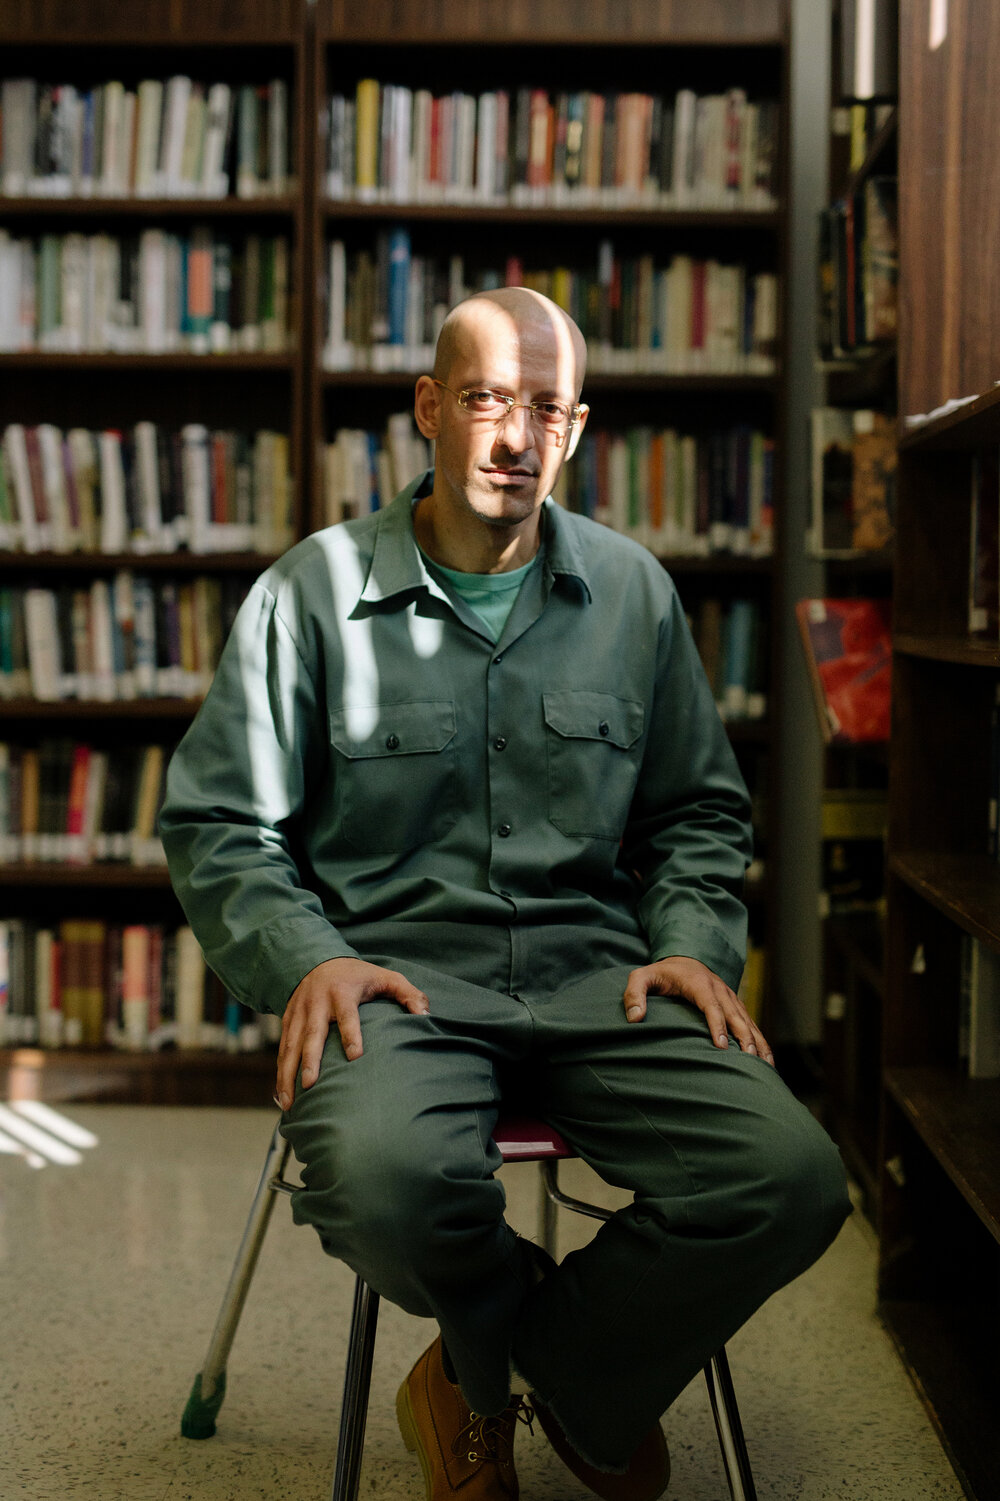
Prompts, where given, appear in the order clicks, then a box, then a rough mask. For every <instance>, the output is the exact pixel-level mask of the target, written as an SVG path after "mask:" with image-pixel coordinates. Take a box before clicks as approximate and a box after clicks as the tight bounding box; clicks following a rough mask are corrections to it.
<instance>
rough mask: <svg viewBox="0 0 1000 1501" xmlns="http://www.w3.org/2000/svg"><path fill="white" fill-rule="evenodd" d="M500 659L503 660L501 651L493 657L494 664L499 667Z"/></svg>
mask: <svg viewBox="0 0 1000 1501" xmlns="http://www.w3.org/2000/svg"><path fill="white" fill-rule="evenodd" d="M502 661H503V652H498V653H497V655H496V656H495V657H494V658H493V663H494V666H496V667H499V666H500V663H501V662H502Z"/></svg>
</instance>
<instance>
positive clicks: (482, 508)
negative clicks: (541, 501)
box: [469, 486, 538, 527]
mask: <svg viewBox="0 0 1000 1501" xmlns="http://www.w3.org/2000/svg"><path fill="white" fill-rule="evenodd" d="M536 496H537V491H536V489H535V487H534V486H531V488H530V489H529V490H525V491H521V492H520V493H518V492H516V491H511V490H508V489H504V490H494V491H492V492H491V493H489V494H487V495H475V496H472V497H470V498H469V505H470V507H471V509H472V510H473V511H474V512H475V513H476V515H477V516H478V517H479V519H480V521H484V522H485V523H486V525H487V526H498V527H510V526H520V525H521V523H522V522H524V521H527V519H528V517H529V516H531V515H532V514H533V513H534V511H535V510H536V509H537V505H538V502H537V499H536Z"/></svg>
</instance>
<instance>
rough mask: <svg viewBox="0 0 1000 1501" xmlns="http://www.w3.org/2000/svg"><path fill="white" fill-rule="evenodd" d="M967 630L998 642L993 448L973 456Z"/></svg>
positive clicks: (999, 501) (997, 495)
mask: <svg viewBox="0 0 1000 1501" xmlns="http://www.w3.org/2000/svg"><path fill="white" fill-rule="evenodd" d="M968 630H969V635H970V636H975V637H977V638H979V639H981V640H984V641H993V642H996V641H998V640H1000V452H998V450H997V448H996V447H995V446H994V447H991V448H987V449H981V450H979V451H978V452H976V453H974V454H973V456H972V493H971V498H970V538H969V593H968Z"/></svg>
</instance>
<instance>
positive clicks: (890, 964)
mask: <svg viewBox="0 0 1000 1501" xmlns="http://www.w3.org/2000/svg"><path fill="white" fill-rule="evenodd" d="M996 23H997V17H996V13H995V10H994V8H993V7H992V6H991V5H989V4H988V3H987V0H972V3H970V4H969V5H967V6H966V7H965V8H964V9H963V10H962V11H961V13H960V14H959V13H957V12H955V11H954V10H953V11H952V12H951V16H950V23H949V35H948V40H947V44H946V45H945V46H943V47H940V48H938V49H936V50H930V49H928V47H927V36H926V21H924V25H923V27H921V25H920V18H919V17H918V16H917V15H916V14H915V13H914V11H913V9H912V8H911V7H907V6H902V7H901V8H900V26H901V30H900V60H901V62H900V96H901V97H900V117H899V152H900V200H899V211H900V263H901V275H902V280H903V287H902V290H903V295H902V297H901V304H900V314H901V323H900V346H899V348H900V353H899V410H900V414H901V422H900V443H899V484H898V529H897V558H898V567H897V586H896V596H895V632H894V657H893V672H894V678H893V725H892V739H891V746H890V818H889V887H888V890H889V914H888V931H887V969H886V1006H885V1028H884V1038H883V1056H884V1076H883V1107H882V1110H883V1118H882V1136H881V1143H880V1156H879V1162H880V1175H879V1176H880V1200H881V1209H880V1264H879V1293H880V1308H881V1312H882V1314H883V1317H884V1319H885V1321H886V1324H887V1327H888V1328H889V1329H890V1331H891V1332H892V1334H893V1337H894V1339H895V1340H896V1343H897V1345H898V1347H899V1350H900V1353H901V1355H902V1357H903V1359H904V1361H905V1362H906V1365H907V1368H908V1369H909V1370H910V1372H911V1374H912V1376H913V1378H914V1381H915V1383H916V1385H917V1388H918V1390H919V1391H920V1393H921V1395H922V1396H923V1398H924V1400H925V1402H926V1403H927V1405H928V1408H929V1410H930V1413H931V1416H932V1418H933V1419H934V1421H935V1423H936V1424H937V1426H938V1429H939V1432H940V1433H941V1436H942V1439H943V1441H944V1443H945V1445H946V1447H947V1449H948V1451H949V1454H950V1455H951V1457H952V1460H953V1462H954V1464H955V1467H956V1470H957V1472H958V1475H959V1478H960V1479H961V1481H962V1483H963V1485H964V1487H965V1489H966V1491H967V1493H968V1495H969V1496H971V1497H975V1498H979V1501H988V1498H996V1497H998V1496H1000V1478H998V1471H997V1466H996V1457H995V1452H994V1448H995V1446H994V1444H993V1442H992V1435H991V1431H990V1428H989V1421H990V1420H989V1418H988V1416H987V1414H988V1412H989V1411H991V1410H992V1408H993V1406H994V1404H995V1401H996V1398H997V1383H996V1376H995V1371H994V1365H995V1360H994V1355H995V1348H996V1339H997V1334H998V1328H1000V1314H998V1303H997V1299H996V1293H995V1288H996V1285H997V1273H998V1271H1000V1080H997V1079H990V1078H985V1079H983V1078H969V1077H968V1066H967V1061H966V1059H965V1057H964V1044H963V1041H962V1037H961V1030H960V1011H961V983H962V982H961V955H962V948H963V944H964V943H965V942H967V941H968V939H969V938H971V939H973V940H975V941H977V942H979V943H981V944H983V945H985V946H986V947H987V948H989V949H991V950H994V951H1000V864H998V863H997V862H996V861H995V860H994V859H992V858H991V856H990V855H989V853H988V849H987V812H986V808H987V798H988V796H989V791H990V785H991V783H990V777H991V771H990V765H989V719H990V708H991V705H992V702H993V696H994V692H995V689H996V685H997V682H998V678H1000V640H996V639H993V640H982V639H978V638H973V637H971V636H970V635H969V631H968V610H969V565H970V530H971V529H970V494H971V488H972V486H971V478H972V464H973V458H974V455H975V454H976V453H977V452H979V451H982V450H985V449H992V448H993V447H994V445H996V444H997V443H998V442H1000V399H998V395H997V388H996V387H995V386H994V384H993V382H994V380H995V379H996V375H997V371H996V363H995V349H996V339H997V334H998V328H997V319H996V315H995V309H996V307H997V298H998V295H1000V273H998V270H997V268H996V267H995V265H994V264H993V260H992V259H991V257H990V255H989V251H988V247H989V245H990V243H991V241H992V240H993V237H994V235H995V233H996V227H997V218H996V215H997V209H996V202H995V200H996V188H997V181H996V165H995V161H994V158H993V155H992V153H991V151H990V149H989V147H988V144H987V143H988V142H990V141H991V140H993V139H995V135H996V131H997V130H998V129H1000V102H998V100H997V98H996V93H995V90H994V89H993V87H992V80H993V78H994V77H995V74H996V68H997V66H998V63H1000V28H998V27H997V24H996ZM956 99H961V100H962V120H963V125H962V128H961V130H960V129H959V127H958V123H957V119H956V117H955V115H954V109H953V106H954V101H955V100H956ZM963 142H964V143H965V144H964V146H963V144H962V143H963ZM931 182H936V183H938V184H939V185H940V188H941V191H940V192H938V193H936V194H932V193H930V192H929V191H928V184H929V183H931ZM970 396H971V397H972V398H973V399H972V400H971V401H970V400H965V399H964V398H967V397H970ZM928 413H930V414H932V415H931V420H929V421H928V420H920V421H918V422H917V423H913V422H911V421H907V420H906V419H907V418H909V417H914V416H916V417H921V416H923V415H924V414H928ZM994 503H995V502H994ZM984 1425H985V1426H984Z"/></svg>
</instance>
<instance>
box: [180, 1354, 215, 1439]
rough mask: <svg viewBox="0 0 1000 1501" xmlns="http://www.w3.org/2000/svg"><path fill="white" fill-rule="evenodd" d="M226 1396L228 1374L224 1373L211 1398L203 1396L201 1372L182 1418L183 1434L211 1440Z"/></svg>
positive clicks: (187, 1436)
mask: <svg viewBox="0 0 1000 1501" xmlns="http://www.w3.org/2000/svg"><path fill="white" fill-rule="evenodd" d="M225 1395H226V1373H225V1371H222V1372H221V1373H220V1375H219V1379H218V1381H217V1382H216V1384H215V1391H214V1392H213V1393H212V1395H211V1396H210V1397H203V1396H202V1394H201V1372H200V1371H199V1372H198V1374H197V1376H196V1377H195V1378H194V1385H193V1386H192V1388H191V1395H190V1397H188V1399H187V1406H186V1407H185V1409H184V1416H183V1417H182V1418H181V1433H182V1434H183V1435H184V1437H185V1438H211V1437H212V1434H213V1433H214V1432H215V1420H216V1418H217V1417H218V1416H219V1408H220V1407H221V1406H222V1401H223V1398H224V1397H225Z"/></svg>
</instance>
